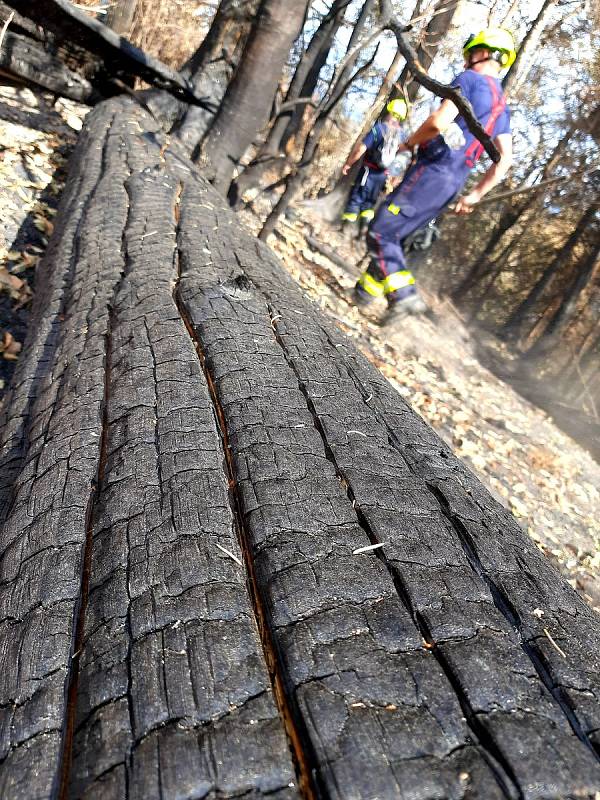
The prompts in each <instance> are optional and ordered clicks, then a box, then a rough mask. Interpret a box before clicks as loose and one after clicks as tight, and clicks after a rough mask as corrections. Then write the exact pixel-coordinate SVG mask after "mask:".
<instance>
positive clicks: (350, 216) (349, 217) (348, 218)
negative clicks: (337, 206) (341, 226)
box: [342, 211, 358, 222]
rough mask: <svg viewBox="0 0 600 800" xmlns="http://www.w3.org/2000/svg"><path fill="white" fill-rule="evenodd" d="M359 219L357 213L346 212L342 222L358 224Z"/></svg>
mask: <svg viewBox="0 0 600 800" xmlns="http://www.w3.org/2000/svg"><path fill="white" fill-rule="evenodd" d="M357 219H358V212H357V211H345V212H344V213H343V214H342V220H343V221H344V222H356V220H357Z"/></svg>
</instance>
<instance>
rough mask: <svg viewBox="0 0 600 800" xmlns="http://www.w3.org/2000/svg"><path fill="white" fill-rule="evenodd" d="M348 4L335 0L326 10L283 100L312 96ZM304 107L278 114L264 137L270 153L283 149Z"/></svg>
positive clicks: (295, 129)
mask: <svg viewBox="0 0 600 800" xmlns="http://www.w3.org/2000/svg"><path fill="white" fill-rule="evenodd" d="M348 5H349V2H348V0H334V2H333V4H332V6H331V10H330V11H329V14H328V15H327V17H325V19H324V20H323V21H322V23H321V25H320V26H319V28H318V29H317V31H316V33H315V35H314V36H313V38H312V39H311V41H310V44H309V46H308V47H307V49H306V52H305V53H304V55H303V56H302V59H301V61H300V63H299V64H298V67H297V69H296V72H295V73H294V77H293V79H292V82H291V84H290V88H289V90H288V92H287V94H286V97H285V101H286V102H289V101H293V100H297V99H298V98H299V97H312V96H313V94H314V92H315V89H316V87H317V83H318V80H319V75H320V73H321V70H322V69H323V67H324V66H325V62H326V61H327V58H328V56H329V53H330V51H331V45H332V44H333V40H334V38H335V35H336V34H337V32H338V30H339V28H340V25H341V24H342V20H343V19H344V14H345V13H346V9H347V8H348ZM304 110H305V106H304V105H297V106H295V107H294V108H293V109H290V111H288V112H286V113H284V114H280V115H279V117H278V118H277V120H276V121H275V124H274V125H273V127H272V128H271V131H270V132H269V136H268V139H267V142H268V148H269V150H270V152H271V153H272V154H275V153H284V152H285V149H286V145H287V143H288V141H289V140H290V138H291V137H292V136H294V135H295V134H296V133H297V132H298V129H299V127H300V124H301V122H302V119H303V117H304Z"/></svg>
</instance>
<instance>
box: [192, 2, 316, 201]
mask: <svg viewBox="0 0 600 800" xmlns="http://www.w3.org/2000/svg"><path fill="white" fill-rule="evenodd" d="M307 7H308V0H303V1H302V2H294V3H292V4H291V5H290V4H289V3H286V2H284V0H262V2H261V5H260V8H259V11H258V15H257V17H256V20H255V22H254V25H253V27H252V31H251V33H250V37H249V39H248V43H247V45H246V47H245V48H244V53H243V56H242V60H241V62H240V65H239V68H238V70H237V71H236V73H235V74H234V76H233V79H232V80H231V83H230V84H229V86H228V87H227V91H226V93H225V97H224V98H223V102H222V103H221V106H220V108H219V111H218V112H217V115H216V116H215V119H214V120H213V124H212V125H211V127H210V130H209V131H208V133H207V135H206V137H205V139H204V141H203V145H202V153H203V156H204V158H205V159H206V160H207V162H208V163H209V164H210V169H211V173H212V175H211V176H212V179H213V184H214V186H215V187H216V188H217V189H218V190H219V191H220V192H221V193H223V194H225V193H226V192H227V189H228V187H229V184H230V183H231V177H232V175H233V171H234V169H235V167H236V165H237V164H238V163H239V160H240V158H241V157H242V156H243V155H244V153H245V152H246V149H247V148H248V147H249V145H251V144H252V142H253V141H254V138H255V136H256V133H257V131H259V130H260V129H261V128H263V127H264V125H265V124H266V122H267V121H268V118H269V113H270V110H271V103H272V101H273V96H274V94H275V91H276V88H277V82H278V81H279V78H280V76H281V71H282V69H283V66H284V64H285V61H286V58H287V55H288V52H289V50H290V47H291V45H292V42H293V41H294V39H295V38H296V37H297V36H298V34H299V32H300V28H301V25H302V22H303V20H304V16H305V13H306V9H307Z"/></svg>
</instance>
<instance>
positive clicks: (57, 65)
mask: <svg viewBox="0 0 600 800" xmlns="http://www.w3.org/2000/svg"><path fill="white" fill-rule="evenodd" d="M0 71H2V72H3V73H4V74H7V75H8V76H9V77H11V78H16V79H17V80H19V81H22V82H23V83H25V84H26V85H27V86H35V87H37V88H39V89H44V90H46V91H49V92H53V93H55V94H59V95H61V96H62V97H68V98H69V99H70V100H76V101H77V102H78V103H86V104H89V105H93V104H94V103H97V102H98V101H99V100H101V99H102V96H101V95H100V93H99V92H98V91H97V90H96V89H95V88H94V87H93V86H92V84H91V83H90V81H89V80H87V78H85V77H84V75H82V74H80V73H79V72H76V71H75V70H72V69H69V67H68V66H67V65H66V64H65V63H64V61H62V60H61V59H60V58H58V57H57V56H56V55H54V54H53V53H51V52H49V51H48V49H47V48H46V47H44V45H43V44H42V43H40V42H38V41H36V40H34V39H30V38H29V37H27V36H22V35H20V34H17V33H11V32H10V31H7V32H6V33H5V35H4V38H3V40H2V44H1V45H0Z"/></svg>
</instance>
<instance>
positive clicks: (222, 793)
mask: <svg viewBox="0 0 600 800" xmlns="http://www.w3.org/2000/svg"><path fill="white" fill-rule="evenodd" d="M33 314H34V318H33V322H32V325H31V331H30V334H29V336H28V339H27V342H26V345H25V350H24V355H23V357H22V359H21V360H20V362H19V365H18V372H17V374H16V376H15V380H14V382H13V388H12V390H11V393H10V395H9V399H8V401H7V403H6V405H5V412H4V413H5V419H4V425H3V429H2V430H3V434H2V460H1V462H0V522H2V527H1V532H0V548H1V552H2V561H1V564H2V577H1V583H0V607H1V616H0V620H1V622H0V759H1V760H2V761H1V766H0V795H1V796H2V797H10V798H30V797H36V798H50V797H60V798H80V797H94V798H96V797H98V798H122V797H130V798H144V800H148V799H149V798H159V797H165V798H172V797H190V798H191V797H213V798H217V797H219V798H227V797H239V796H247V797H253V798H258V797H263V796H269V797H271V798H272V797H275V798H280V799H281V800H283V799H284V798H285V799H286V800H287V798H293V797H298V796H302V797H322V798H348V797H355V798H372V797H374V796H379V797H385V798H400V797H402V798H432V799H433V798H438V797H448V798H468V797H481V798H484V797H485V798H490V800H493V798H525V800H533V798H542V797H544V798H550V797H555V798H559V797H560V798H565V797H593V796H594V792H595V791H597V790H599V789H600V764H599V758H598V752H599V746H600V738H599V734H598V731H600V705H599V703H598V699H599V696H600V624H599V620H598V618H597V617H596V616H595V615H594V614H593V612H592V611H591V610H590V609H589V608H588V607H587V606H585V604H584V603H583V602H582V600H581V599H580V598H579V596H578V595H577V594H576V593H575V591H574V590H573V589H571V587H570V586H569V585H568V584H567V583H566V582H565V581H563V580H562V578H560V577H559V576H558V574H557V573H556V572H555V571H554V569H553V568H552V567H551V566H550V565H549V563H548V562H547V561H546V560H545V559H544V558H543V556H542V555H541V554H540V552H539V551H538V550H537V549H536V547H535V546H534V545H533V543H532V542H531V541H530V540H529V538H528V537H527V536H526V534H525V533H524V532H523V531H522V530H521V529H520V527H519V526H518V525H517V523H516V522H515V520H514V519H513V518H512V516H511V515H510V514H509V513H508V512H507V511H506V510H505V509H503V508H502V507H500V506H499V505H498V504H497V503H496V502H495V501H494V500H493V499H492V497H491V496H490V495H489V494H488V493H487V491H486V490H485V489H484V488H483V487H482V486H481V484H480V483H479V482H478V481H477V480H476V479H475V478H474V477H473V475H471V474H470V473H469V472H468V471H467V470H466V468H465V467H464V466H463V465H462V464H461V463H460V462H459V461H458V460H457V459H456V458H455V457H454V456H453V455H452V453H451V452H450V450H449V449H448V447H447V446H446V445H445V444H443V443H442V441H441V440H440V439H439V438H438V437H437V436H436V434H435V433H433V431H432V430H431V429H430V428H429V427H428V426H427V424H426V423H425V422H424V421H423V420H422V419H421V418H420V417H419V416H418V415H416V414H415V413H414V412H413V411H412V410H411V409H410V407H409V406H408V405H407V404H406V403H405V401H404V400H403V399H402V398H401V397H400V396H399V395H398V394H397V393H396V392H395V391H394V389H393V388H392V387H391V386H390V385H389V384H388V383H387V381H386V380H385V379H384V378H383V377H382V376H381V375H380V374H379V372H378V371H377V370H376V369H375V368H374V367H372V366H371V365H370V364H369V363H367V362H366V360H365V359H364V358H363V357H362V356H361V355H359V354H358V352H357V351H356V350H355V349H354V347H353V346H352V345H351V344H349V343H348V340H347V339H346V338H345V337H344V336H343V335H342V334H341V333H340V332H338V331H337V330H336V329H334V328H333V326H331V325H330V324H329V323H327V322H326V321H325V319H324V318H323V316H322V315H321V312H320V310H319V309H318V308H317V307H316V306H314V305H313V304H311V303H310V302H309V301H307V300H306V299H305V298H304V297H303V296H302V295H301V293H300V292H299V290H298V288H297V287H296V285H295V284H294V282H293V281H292V279H291V278H290V277H289V276H287V275H286V273H285V272H284V271H283V270H282V268H281V267H280V265H279V264H278V262H277V259H276V258H275V257H274V255H273V254H272V253H271V251H270V250H269V249H268V247H267V246H266V245H265V244H264V243H262V242H259V241H257V240H256V239H254V238H252V237H251V236H250V235H249V234H246V233H244V231H243V230H241V229H240V225H239V222H238V220H237V219H236V217H235V216H234V214H233V213H232V212H230V211H229V210H228V209H227V208H226V207H225V206H224V203H223V200H222V199H221V198H220V197H219V196H218V195H217V193H216V192H215V191H214V190H213V189H212V188H211V187H210V186H209V185H208V184H207V182H206V181H205V180H204V179H203V177H202V176H201V174H200V173H199V172H198V171H197V170H196V168H195V167H194V165H193V164H192V163H191V162H190V161H189V160H187V159H186V158H185V157H184V156H182V155H181V154H180V153H179V152H178V150H177V145H176V144H173V143H172V142H171V141H170V140H169V139H168V138H167V137H165V135H164V134H163V133H162V131H161V130H160V129H159V128H158V125H157V123H156V120H155V119H154V118H153V117H152V116H151V115H150V114H148V113H147V112H146V111H145V110H144V108H142V107H141V106H140V105H139V104H137V103H136V102H135V101H134V100H133V99H131V98H128V97H121V98H116V99H113V100H111V101H108V102H107V103H103V104H101V105H100V106H98V107H97V108H96V109H95V110H94V111H93V112H92V113H91V114H90V115H89V116H88V118H87V120H86V124H85V127H84V130H83V133H82V136H81V139H80V141H79V143H78V145H77V148H76V152H75V156H74V158H73V163H72V166H71V172H70V176H69V179H68V184H67V188H66V191H65V195H64V198H63V201H62V206H61V209H60V211H59V214H58V216H57V220H56V229H55V234H54V236H53V238H52V240H51V242H50V246H49V250H48V252H47V255H46V257H45V260H44V263H43V265H42V266H41V268H40V275H39V278H38V288H37V295H36V300H35V308H34V312H33ZM15 664H16V665H17V668H16V669H15Z"/></svg>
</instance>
